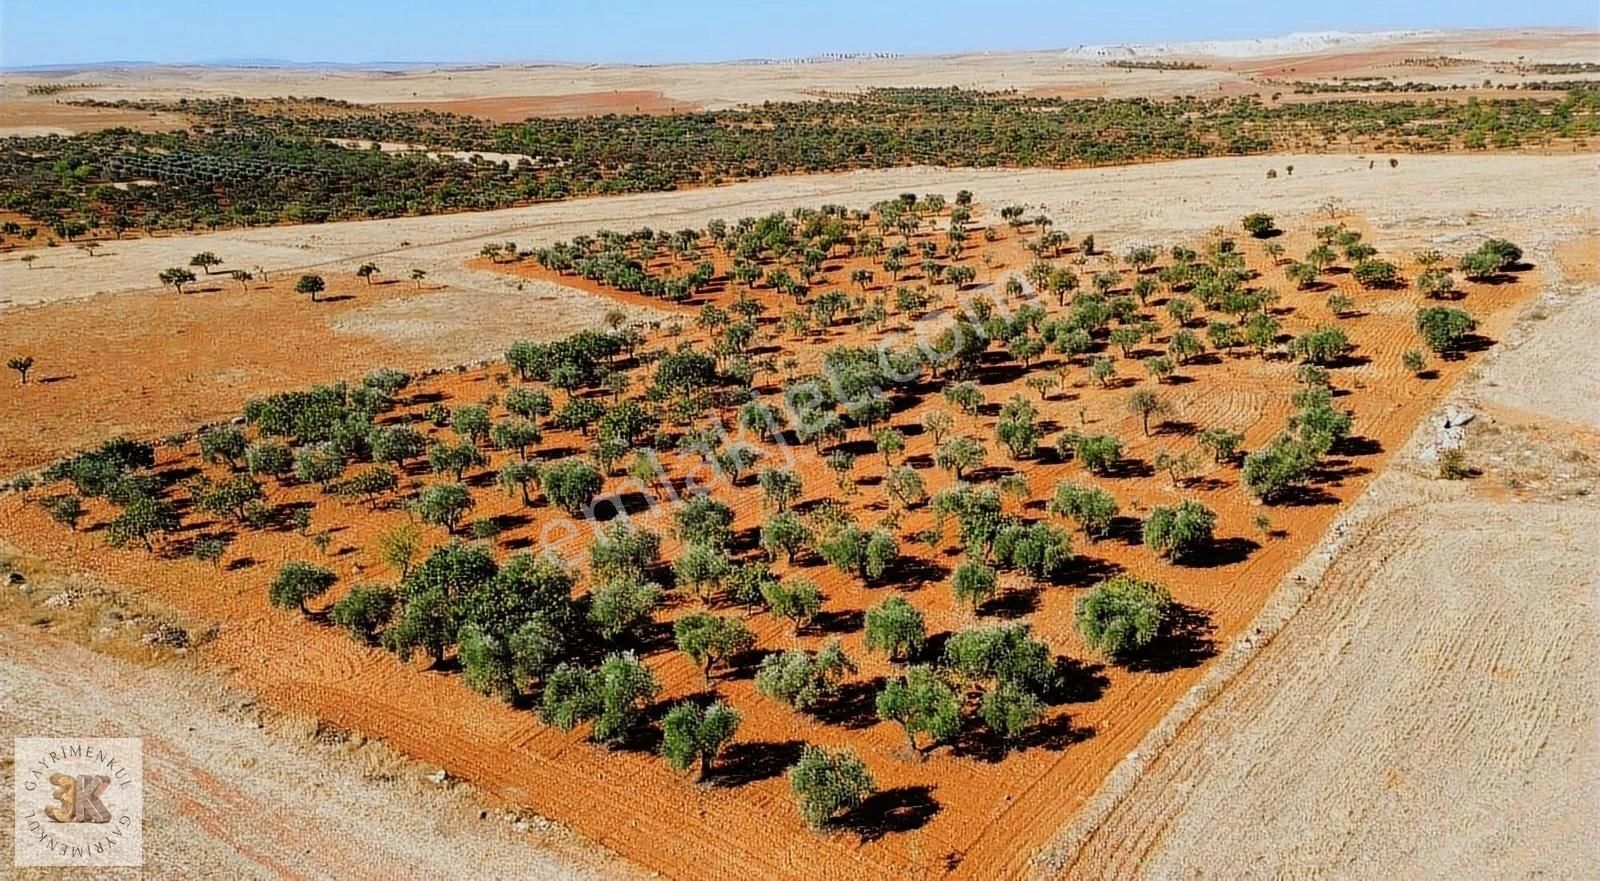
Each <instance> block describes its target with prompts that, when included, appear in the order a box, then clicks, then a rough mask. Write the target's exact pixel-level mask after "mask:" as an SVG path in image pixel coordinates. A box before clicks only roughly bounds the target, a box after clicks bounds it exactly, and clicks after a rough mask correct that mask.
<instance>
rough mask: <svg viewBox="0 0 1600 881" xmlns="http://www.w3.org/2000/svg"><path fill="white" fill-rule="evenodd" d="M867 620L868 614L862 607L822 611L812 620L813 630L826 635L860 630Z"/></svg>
mask: <svg viewBox="0 0 1600 881" xmlns="http://www.w3.org/2000/svg"><path fill="white" fill-rule="evenodd" d="M865 621H866V614H865V613H863V612H862V611H861V610H860V609H842V610H839V611H834V612H821V613H819V614H818V615H817V617H816V618H814V619H812V621H811V628H810V629H811V630H812V631H814V632H816V633H821V634H826V635H840V634H845V633H855V632H856V631H857V630H860V629H861V628H862V627H863V626H864V625H865Z"/></svg>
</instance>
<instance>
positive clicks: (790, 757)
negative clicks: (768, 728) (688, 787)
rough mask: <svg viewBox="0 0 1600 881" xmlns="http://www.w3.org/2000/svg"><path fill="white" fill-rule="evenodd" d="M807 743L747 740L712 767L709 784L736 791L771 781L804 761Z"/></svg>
mask: <svg viewBox="0 0 1600 881" xmlns="http://www.w3.org/2000/svg"><path fill="white" fill-rule="evenodd" d="M804 749H805V742H804V741H800V740H784V741H772V740H746V741H742V742H739V743H734V744H730V745H729V746H728V748H727V749H724V750H723V751H722V755H720V756H718V757H717V760H716V762H715V763H714V764H713V765H712V766H711V773H710V774H709V775H707V777H706V780H705V782H706V783H708V784H710V785H711V786H715V787H718V788H732V787H735V786H744V785H745V784H747V783H756V782H759V781H762V780H770V779H772V778H773V777H777V776H779V775H781V774H783V773H784V772H785V771H787V770H789V768H790V767H792V766H793V765H794V763H795V762H798V761H800V752H801V751H802V750H804Z"/></svg>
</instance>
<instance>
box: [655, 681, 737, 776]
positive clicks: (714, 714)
mask: <svg viewBox="0 0 1600 881" xmlns="http://www.w3.org/2000/svg"><path fill="white" fill-rule="evenodd" d="M738 730H739V713H738V712H737V711H736V710H734V709H733V708H732V707H730V706H728V705H727V704H725V703H722V702H720V701H719V702H717V703H714V704H712V705H711V706H709V707H706V708H705V709H701V708H700V707H699V706H698V705H697V704H694V703H691V702H689V701H684V702H682V703H679V704H677V705H676V706H674V707H673V708H672V709H670V710H668V711H667V715H666V716H665V717H664V718H662V720H661V754H662V755H663V756H665V757H666V759H667V764H669V765H671V766H672V769H673V770H675V771H685V770H688V768H689V766H690V765H693V764H694V763H695V762H696V761H698V762H699V764H700V770H699V772H698V774H697V777H698V779H702V780H703V779H705V776H706V775H707V774H709V773H710V772H711V763H712V762H713V761H714V760H715V759H716V757H717V754H718V753H720V752H722V747H723V746H724V745H726V744H727V742H728V741H730V740H732V739H733V735H734V734H735V733H736V732H738Z"/></svg>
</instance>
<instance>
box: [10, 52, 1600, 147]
mask: <svg viewBox="0 0 1600 881" xmlns="http://www.w3.org/2000/svg"><path fill="white" fill-rule="evenodd" d="M1347 36H1348V35H1347ZM1440 55H1449V56H1453V57H1460V58H1468V59H1472V60H1473V61H1474V62H1477V63H1476V64H1474V65H1469V66H1461V67H1454V68H1448V69H1433V68H1425V67H1403V68H1398V69H1393V68H1391V69H1381V70H1380V69H1376V68H1375V65H1382V64H1391V63H1393V62H1396V61H1397V60H1399V59H1400V58H1407V57H1409V58H1430V57H1437V56H1440ZM1519 56H1526V57H1534V58H1537V59H1538V60H1543V61H1593V60H1595V59H1596V57H1597V56H1600V38H1597V37H1596V35H1595V34H1594V33H1588V32H1582V31H1559V30H1526V31H1465V32H1455V33H1437V34H1415V33H1409V34H1408V33H1400V32H1397V33H1390V34H1369V35H1355V38H1354V39H1341V38H1337V37H1335V38H1330V37H1329V36H1328V35H1315V34H1313V35H1292V36H1290V37H1285V38H1275V39H1270V40H1254V41H1228V42H1214V43H1199V44H1190V45H1175V46H1146V47H1125V46H1109V47H1107V46H1086V47H1076V48H1071V49H1058V50H1053V51H1036V52H1018V53H984V54H968V55H944V56H932V57H887V58H849V59H835V60H819V61H814V62H771V63H750V62H736V63H725V64H685V65H651V66H631V65H568V64H507V65H501V66H493V65H491V66H479V67H471V68H465V67H448V66H440V67H427V66H419V67H405V68H400V69H394V70H365V69H359V68H327V69H322V68H293V69H271V68H207V67H181V66H150V67H127V68H91V69H85V70H72V71H66V70H52V71H34V72H26V73H7V74H5V75H4V76H3V77H0V84H4V87H3V90H0V94H3V95H4V96H5V97H6V98H7V99H8V102H10V103H12V105H13V111H12V112H13V113H14V114H15V115H16V119H15V121H9V122H7V123H6V124H7V125H27V124H42V123H32V122H31V114H32V112H33V110H32V108H33V107H35V106H36V105H47V104H51V103H53V102H54V101H55V100H56V98H57V97H62V96H50V97H32V96H27V95H25V94H22V92H23V86H25V85H27V84H32V83H58V82H69V81H70V82H90V83H93V84H95V87H94V88H89V89H83V90H75V91H73V92H72V93H71V96H72V97H84V98H98V99H104V100H112V101H115V100H118V99H121V98H127V99H152V98H153V99H176V98H183V97H187V98H197V97H208V96H233V95H238V96H242V97H247V98H271V97H277V96H281V95H315V96H321V97H327V98H338V99H341V100H345V101H353V102H357V103H383V104H397V105H411V106H428V107H433V108H435V109H440V110H455V111H462V112H474V113H481V114H484V115H487V116H490V117H493V118H497V119H516V118H522V117H525V116H538V115H551V114H560V115H567V114H576V115H583V114H589V113H595V112H606V111H615V112H661V111H662V110H663V109H667V110H670V109H671V108H673V107H677V108H679V109H692V108H696V107H703V108H705V109H710V110H716V109H722V108H727V107H736V106H738V105H741V104H752V103H759V102H761V101H768V100H771V101H781V100H805V99H808V98H813V97H815V96H816V95H817V94H818V93H826V92H856V91H861V90H863V89H867V88H873V87H882V86H960V87H962V88H970V89H986V90H1000V89H1017V90H1020V91H1034V92H1043V93H1049V94H1063V95H1072V96H1075V97H1099V96H1105V97H1133V96H1157V97H1159V96H1170V95H1206V94H1219V93H1221V94H1240V93H1243V92H1257V91H1260V88H1259V86H1258V84H1257V83H1255V82H1254V80H1253V79H1252V77H1253V76H1254V75H1256V74H1258V73H1265V72H1271V73H1272V75H1274V76H1280V75H1291V76H1299V75H1302V74H1303V75H1304V76H1307V77H1309V76H1312V75H1317V76H1335V75H1338V76H1357V75H1370V74H1377V75H1394V76H1396V77H1397V78H1400V79H1409V80H1417V81H1427V82H1442V83H1453V82H1461V83H1470V84H1477V83H1481V82H1482V81H1483V80H1484V79H1485V76H1486V74H1487V75H1488V77H1489V78H1491V79H1494V80H1495V81H1496V82H1515V81H1517V80H1519V79H1550V77H1540V76H1529V77H1521V76H1518V75H1517V74H1515V73H1510V72H1496V71H1494V70H1493V69H1492V67H1491V65H1492V63H1495V62H1512V61H1515V60H1517V58H1518V57H1519ZM1129 58H1155V59H1160V60H1182V61H1193V62H1195V63H1199V64H1202V65H1205V66H1206V68H1207V69H1203V70H1180V71H1163V70H1143V69H1140V70H1125V69H1120V68H1113V67H1107V66H1105V62H1106V61H1108V60H1116V59H1129ZM1313 61H1314V63H1312V62H1313ZM1302 66H1303V69H1300V70H1299V71H1298V73H1296V72H1295V71H1294V70H1291V69H1299V68H1302ZM1268 91H1270V90H1268ZM41 112H45V111H41ZM84 124H86V125H98V123H95V122H94V121H93V120H84ZM6 133H12V132H7V131H6V130H4V129H0V134H6Z"/></svg>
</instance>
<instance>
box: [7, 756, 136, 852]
mask: <svg viewBox="0 0 1600 881" xmlns="http://www.w3.org/2000/svg"><path fill="white" fill-rule="evenodd" d="M10 765H11V773H10V774H8V775H7V776H9V777H11V778H12V802H11V807H12V815H13V817H14V824H13V825H12V828H11V830H10V831H11V833H12V835H11V841H12V842H13V846H12V847H11V852H12V862H13V864H14V865H17V866H138V865H141V864H143V862H144V745H143V743H142V742H141V741H140V740H139V738H137V737H18V738H16V739H15V740H13V741H12V754H11V762H10ZM0 859H4V857H0ZM5 877H10V876H9V875H7V874H6V873H5V872H3V871H0V878H5Z"/></svg>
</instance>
